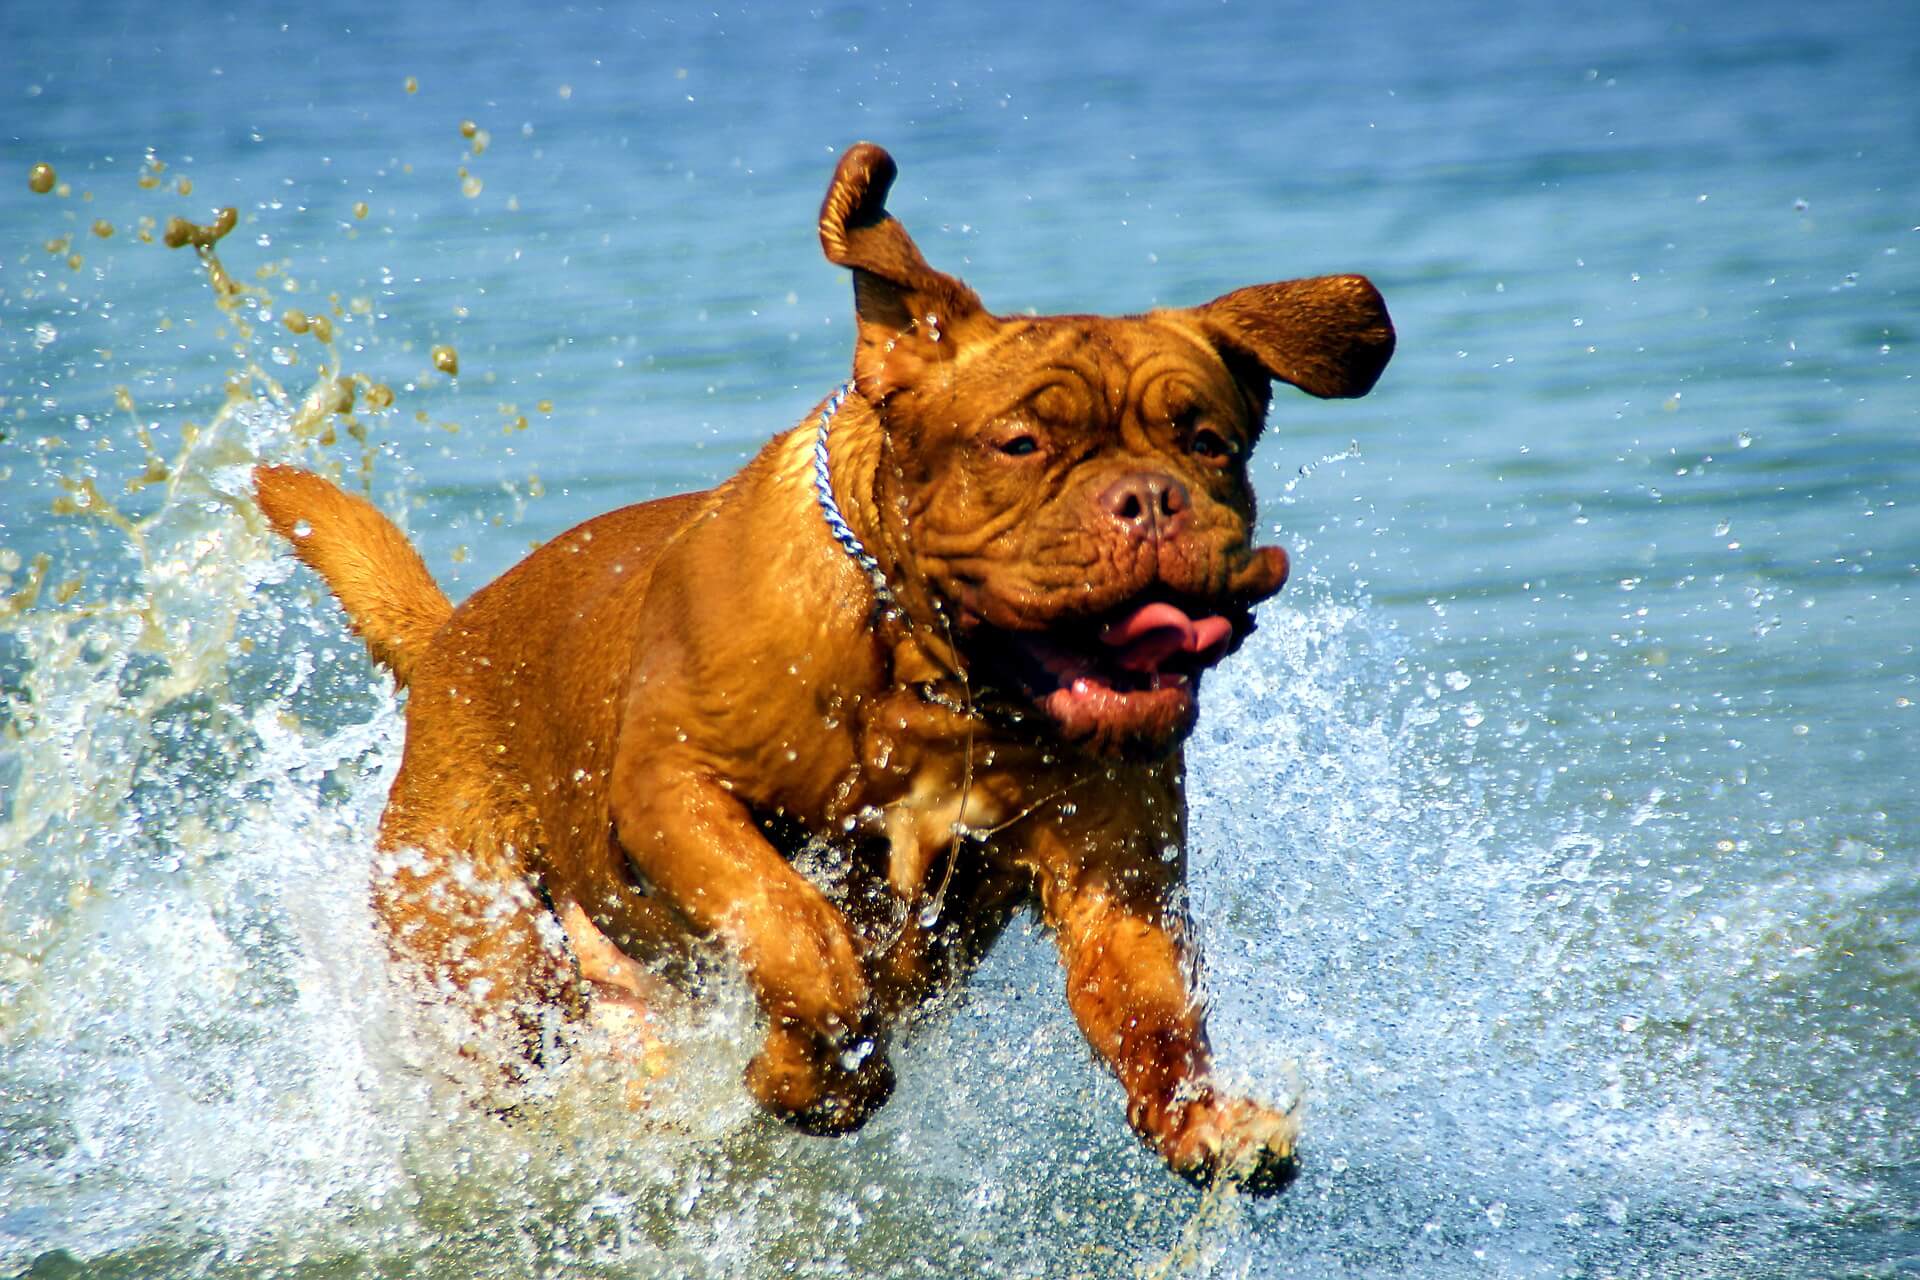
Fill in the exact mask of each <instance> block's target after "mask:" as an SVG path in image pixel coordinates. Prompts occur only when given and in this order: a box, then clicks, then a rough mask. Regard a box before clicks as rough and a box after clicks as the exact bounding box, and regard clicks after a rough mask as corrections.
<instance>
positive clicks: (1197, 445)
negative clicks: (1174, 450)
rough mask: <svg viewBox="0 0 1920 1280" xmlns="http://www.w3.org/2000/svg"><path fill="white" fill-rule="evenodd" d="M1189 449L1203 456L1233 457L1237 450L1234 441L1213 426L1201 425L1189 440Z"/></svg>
mask: <svg viewBox="0 0 1920 1280" xmlns="http://www.w3.org/2000/svg"><path fill="white" fill-rule="evenodd" d="M1187 451H1188V452H1189V453H1195V454H1198V455H1199V456H1201V457H1202V458H1221V459H1225V458H1231V457H1233V455H1234V454H1235V453H1236V452H1237V450H1235V449H1234V447H1233V443H1232V442H1231V441H1230V440H1228V439H1227V438H1226V437H1225V436H1223V435H1221V434H1220V433H1219V432H1218V431H1215V430H1214V429H1213V428H1212V427H1201V428H1200V429H1199V430H1198V431H1195V432H1194V433H1193V436H1192V438H1191V439H1190V440H1188V441H1187Z"/></svg>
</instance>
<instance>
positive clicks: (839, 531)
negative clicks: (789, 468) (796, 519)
mask: <svg viewBox="0 0 1920 1280" xmlns="http://www.w3.org/2000/svg"><path fill="white" fill-rule="evenodd" d="M852 394H853V382H852V380H851V379H849V380H848V381H846V382H843V383H841V384H840V386H839V388H838V389H836V390H835V391H834V393H833V394H832V395H831V396H829V397H828V398H827V403H826V407H825V408H823V409H821V410H820V426H819V429H818V430H816V431H815V432H814V436H813V496H814V499H815V501H817V502H818V503H819V504H820V515H821V517H822V518H823V519H825V520H826V522H827V532H828V533H831V534H832V535H833V540H834V541H835V542H838V543H839V544H840V548H841V550H843V551H845V552H846V553H847V555H848V556H850V557H851V558H852V560H853V562H854V563H855V564H857V565H859V566H860V567H861V568H862V569H863V570H865V571H866V575H867V579H868V581H869V582H871V583H872V584H873V602H874V605H875V606H876V607H877V608H881V609H886V608H891V607H892V605H893V603H894V600H893V589H892V588H891V587H889V586H888V585H887V574H886V571H885V570H884V569H882V568H881V567H880V562H879V561H878V560H876V559H874V558H873V553H872V552H871V551H868V550H867V548H866V545H865V544H864V543H862V542H861V541H860V535H859V534H857V533H855V532H854V531H853V526H851V525H849V524H848V523H847V517H846V516H845V515H844V514H842V512H841V510H840V504H839V502H838V501H836V500H835V499H834V496H833V479H832V477H831V476H830V475H829V474H828V472H827V432H828V431H829V430H830V429H831V428H832V426H833V415H834V414H836V413H838V412H839V411H840V406H841V405H843V404H845V403H846V402H847V397H848V396H850V395H852Z"/></svg>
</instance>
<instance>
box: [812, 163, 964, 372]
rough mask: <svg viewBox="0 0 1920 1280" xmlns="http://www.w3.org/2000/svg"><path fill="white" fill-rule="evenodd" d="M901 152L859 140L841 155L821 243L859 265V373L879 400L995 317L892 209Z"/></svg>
mask: <svg viewBox="0 0 1920 1280" xmlns="http://www.w3.org/2000/svg"><path fill="white" fill-rule="evenodd" d="M897 172H898V170H897V169H896V168H895V167H894V163H893V157H892V156H890V155H888V154H887V153H886V151H885V149H883V148H881V147H877V146H875V145H874V144H873V143H871V142H858V143H855V144H854V145H853V146H851V147H849V148H848V149H847V153H846V154H845V155H843V156H841V157H840V164H839V167H838V168H836V169H835V170H834V173H833V183H832V185H830V186H829V187H828V188H827V198H826V200H825V201H823V202H822V203H821V205H820V247H821V248H822V249H824V250H825V251H826V254H827V261H829V262H832V263H834V264H836V265H838V266H842V267H849V268H851V269H852V271H853V309H854V314H855V316H856V317H857V318H858V320H859V324H860V333H859V338H858V341H857V346H856V347H855V350H854V358H853V372H854V378H855V379H856V380H857V381H858V383H859V385H860V390H861V392H862V393H863V394H865V395H866V396H867V397H868V398H869V399H871V400H874V401H876V402H878V401H880V400H883V399H885V398H886V396H887V395H889V394H890V393H892V392H893V391H895V390H897V389H898V388H900V387H902V386H906V385H908V384H910V383H912V382H914V381H915V380H916V379H918V378H919V377H920V375H921V374H922V373H924V372H925V371H926V370H927V368H928V367H929V366H930V365H933V364H936V363H939V362H941V361H945V360H948V359H950V358H952V356H953V354H954V353H955V351H957V350H958V347H959V344H961V343H964V342H966V341H968V340H969V339H970V338H972V337H974V336H976V335H977V334H978V332H979V331H980V330H981V329H982V327H983V326H985V325H990V324H991V323H992V319H991V317H990V316H988V315H987V312H986V309H985V308H984V307H982V306H981V305H980V298H979V296H978V295H976V294H975V293H974V291H973V290H971V289H969V288H967V286H966V285H964V284H962V283H961V282H960V281H958V280H956V279H954V278H953V277H952V276H949V275H945V274H943V273H941V272H939V271H935V270H934V269H933V268H932V267H930V266H928V265H927V260H926V259H925V258H923V257H921V256H920V250H919V248H918V247H917V246H915V244H914V243H913V238H912V237H911V236H909V235H908V234H907V232H906V228H904V227H902V226H901V225H900V223H899V221H898V220H897V219H895V218H894V216H893V215H892V214H890V213H888V212H887V209H886V202H887V190H888V188H890V187H891V186H893V179H894V175H895V174H896V173H897Z"/></svg>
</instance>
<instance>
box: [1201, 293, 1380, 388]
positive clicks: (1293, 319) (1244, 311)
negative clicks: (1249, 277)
mask: <svg viewBox="0 0 1920 1280" xmlns="http://www.w3.org/2000/svg"><path fill="white" fill-rule="evenodd" d="M1188 314H1190V315H1192V316H1193V317H1195V318H1196V319H1197V320H1198V321H1199V322H1200V325H1201V327H1202V328H1203V329H1205V330H1206V332H1207V334H1208V335H1209V336H1210V337H1211V338H1212V339H1213V341H1214V345H1215V346H1216V347H1217V348H1219V349H1220V351H1221V354H1222V355H1224V356H1227V357H1228V363H1229V364H1233V365H1244V364H1245V363H1246V362H1248V361H1251V362H1252V363H1253V364H1254V365H1256V366H1258V368H1259V369H1260V370H1261V371H1262V372H1264V373H1265V375H1266V377H1267V378H1277V379H1279V380H1280V381H1282V382H1291V383H1292V384H1293V385H1294V386H1296V387H1298V388H1300V389H1301V390H1302V391H1305V392H1306V393H1308V394H1309V395H1316V396H1320V397H1322V398H1323V399H1330V398H1334V397H1348V396H1363V395H1365V394H1367V392H1369V391H1371V390H1372V389H1373V384H1374V383H1375V382H1376V381H1378V380H1379V377H1380V371H1381V370H1383V369H1385V368H1386V367H1387V361H1388V360H1389V359H1391V358H1392V356H1393V321H1392V320H1391V319H1390V318H1388V316H1387V304H1386V302H1385V300H1383V299H1382V298H1381V297H1380V291H1379V290H1378V289H1376V288H1374V287H1373V282H1372V281H1370V280H1368V279H1367V278H1366V277H1365V276H1315V277H1313V278H1312V279H1310V280H1282V281H1280V282H1279V283H1278V284H1256V285H1249V286H1248V287H1247V288H1245V289H1235V290H1234V291H1233V292H1232V293H1229V294H1225V295H1223V296H1221V297H1218V298H1215V299H1214V300H1213V301H1212V302H1209V303H1207V304H1206V305H1205V306H1203V307H1195V308H1194V309H1193V310H1192V311H1191V312H1189V313H1188ZM1258 399H1259V400H1260V401H1261V403H1262V404H1264V403H1265V396H1260V397H1258Z"/></svg>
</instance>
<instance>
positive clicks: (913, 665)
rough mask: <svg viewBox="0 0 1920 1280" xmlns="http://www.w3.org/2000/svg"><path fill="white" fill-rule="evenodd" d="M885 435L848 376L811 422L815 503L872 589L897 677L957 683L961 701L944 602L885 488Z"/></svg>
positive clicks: (907, 681) (958, 662) (876, 621)
mask: <svg viewBox="0 0 1920 1280" xmlns="http://www.w3.org/2000/svg"><path fill="white" fill-rule="evenodd" d="M836 428H838V430H836ZM830 441H831V442H833V443H832V445H831V446H830V444H829V442H830ZM888 443H889V441H888V439H887V435H886V428H885V426H884V424H883V423H882V422H881V420H880V413H879V410H878V409H877V408H875V407H874V406H873V405H872V404H870V403H869V402H868V401H867V400H866V399H865V398H864V397H862V396H861V395H860V394H859V392H858V391H857V390H856V389H855V386H854V384H853V383H852V382H851V381H849V382H846V383H843V384H842V385H841V386H840V387H839V388H838V389H837V390H836V391H835V392H834V393H833V395H832V396H830V397H828V399H827V401H826V403H825V404H824V405H822V406H821V410H820V415H819V418H818V420H817V421H816V424H815V428H814V438H813V496H814V504H815V506H816V507H817V508H818V509H819V511H820V516H821V519H822V521H823V522H824V523H825V524H826V526H827V531H828V532H829V533H830V534H831V535H832V536H833V540H834V541H835V543H837V544H838V545H839V547H840V549H841V550H842V551H843V552H844V553H845V554H846V555H847V557H848V558H849V559H850V560H852V561H853V562H854V564H855V565H856V566H858V568H859V569H860V571H861V573H862V574H863V575H864V576H865V577H866V579H867V581H868V583H869V585H870V587H871V589H872V592H873V608H872V610H871V615H870V616H871V619H872V626H873V629H874V631H875V633H876V634H878V635H879V636H880V638H881V639H882V640H883V641H884V642H886V643H887V645H888V647H889V649H890V651H891V663H890V666H891V673H890V674H891V677H892V680H893V682H894V683H895V684H897V685H911V686H916V687H926V686H933V685H951V684H955V683H958V684H959V685H960V686H962V688H961V691H960V692H959V693H958V694H957V696H956V699H955V700H956V701H957V702H964V701H966V700H967V699H966V695H965V692H964V684H965V679H966V677H965V674H964V673H965V670H966V667H965V663H964V660H963V659H962V658H961V656H960V654H959V651H958V649H957V648H956V647H955V645H954V643H953V637H952V632H951V626H950V623H949V622H948V619H947V615H946V612H945V606H944V605H943V604H942V603H941V601H940V600H939V598H938V597H937V596H936V595H935V593H934V592H933V590H932V589H931V586H930V584H928V583H927V582H926V581H925V580H924V579H922V578H920V577H919V576H918V575H915V574H913V573H910V572H909V571H908V570H907V569H906V567H905V566H907V565H910V564H911V563H913V560H912V557H911V556H909V555H907V554H905V552H904V544H905V543H906V541H907V529H906V524H905V516H904V514H903V513H902V511H901V509H900V505H899V504H898V503H892V504H890V503H889V502H888V499H887V497H886V494H885V490H886V487H887V486H886V483H885V481H886V479H887V469H888V467H889V466H890V465H891V463H890V459H889V456H888V454H889V450H888V448H887V445H888ZM836 472H837V473H838V475H839V477H840V492H841V493H844V494H845V495H846V498H847V501H846V505H845V506H844V507H843V506H842V505H841V502H840V499H839V497H838V496H837V495H836V494H835V492H834V476H835V473H836ZM889 517H892V518H889Z"/></svg>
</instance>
